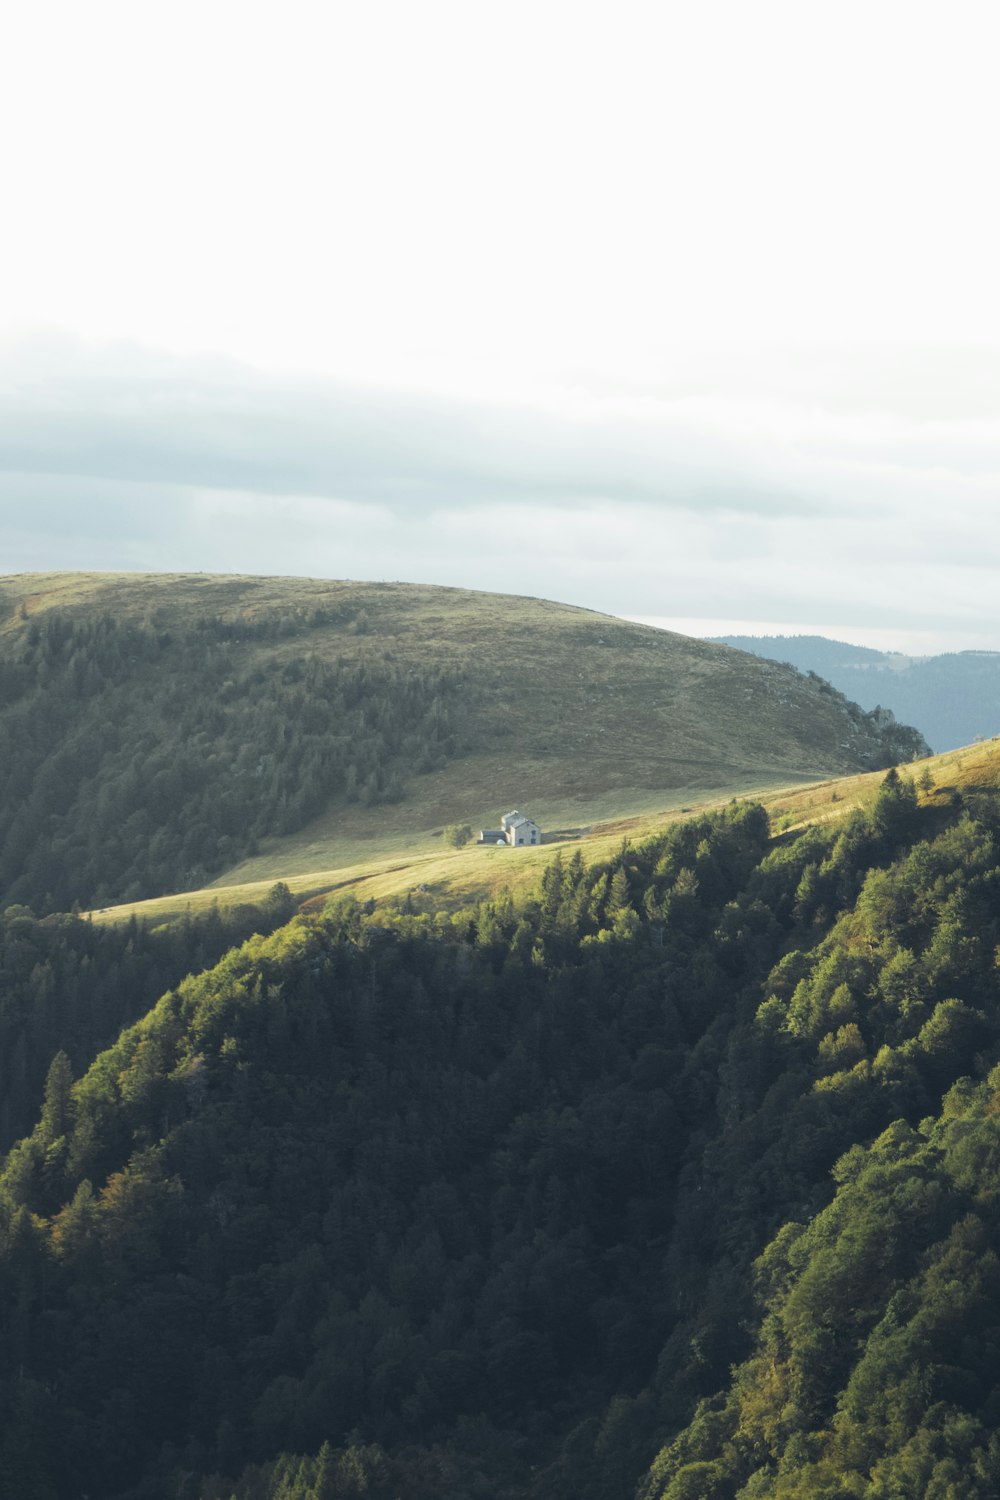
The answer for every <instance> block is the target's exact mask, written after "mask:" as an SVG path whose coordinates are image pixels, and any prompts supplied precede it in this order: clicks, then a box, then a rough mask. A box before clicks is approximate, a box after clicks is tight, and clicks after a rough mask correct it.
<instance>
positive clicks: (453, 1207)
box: [0, 776, 1000, 1500]
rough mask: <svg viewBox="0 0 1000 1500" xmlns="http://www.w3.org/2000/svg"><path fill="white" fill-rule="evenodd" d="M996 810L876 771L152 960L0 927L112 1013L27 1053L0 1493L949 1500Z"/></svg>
mask: <svg viewBox="0 0 1000 1500" xmlns="http://www.w3.org/2000/svg"><path fill="white" fill-rule="evenodd" d="M998 826H1000V819H998V817H997V813H996V808H995V806H994V803H993V801H992V800H991V799H990V798H989V797H986V796H983V797H980V798H978V799H977V800H976V802H975V806H974V807H973V808H972V809H971V810H969V809H968V808H965V809H963V807H962V806H961V805H960V804H959V800H958V799H957V798H956V799H952V802H951V803H950V804H949V805H947V806H945V805H933V806H932V805H929V804H923V805H921V804H920V803H919V802H918V799H917V797H916V795H915V793H914V791H913V788H912V786H911V785H910V784H909V783H908V782H907V781H906V780H905V778H900V777H897V776H890V777H888V778H887V779H886V783H885V785H884V787H883V789H882V792H881V794H880V796H879V798H878V799H877V802H876V803H875V805H874V807H873V809H872V811H871V813H870V814H868V815H862V814H856V815H854V816H853V817H850V818H848V819H846V820H844V821H842V822H840V823H839V824H835V825H832V826H830V827H827V828H825V829H813V830H807V831H805V832H803V833H801V834H800V835H798V836H786V837H785V838H784V839H783V840H782V841H779V842H772V841H771V839H770V836H769V830H768V826H767V818H766V816H765V814H764V812H763V810H762V809H761V808H759V807H757V806H754V805H743V804H733V805H732V806H730V807H729V808H728V809H726V810H725V811H724V812H722V813H720V814H719V815H717V816H714V817H711V818H701V819H697V818H696V819H692V820H690V821H688V822H686V823H683V824H680V825H677V826H676V827H674V828H673V829H671V830H670V831H669V832H667V833H666V834H664V835H662V836H660V837H658V838H657V839H655V840H653V841H650V842H649V843H647V844H644V845H642V846H638V847H630V846H629V845H628V844H623V846H622V847H621V849H620V850H619V852H618V853H617V855H616V856H615V857H614V858H613V859H612V860H611V861H609V862H608V863H607V864H605V865H603V866H594V867H587V866H585V865H584V864H583V862H582V861H581V859H580V858H579V856H578V855H575V856H573V857H571V858H563V859H561V860H557V861H556V862H555V863H554V864H552V865H551V866H550V867H549V868H548V869H547V871H546V873H545V875H544V878H543V879H542V881H541V883H540V885H539V887H538V889H537V890H536V891H534V892H533V893H532V894H531V895H530V896H528V897H525V898H524V899H518V900H516V901H515V900H514V899H512V898H511V897H510V896H508V895H505V894H501V895H500V896H499V897H497V898H496V899H494V900H492V901H489V902H486V903H483V904H481V905H479V906H477V907H474V908H469V909H468V910H464V911H461V912H458V913H443V912H436V911H435V910H434V909H433V908H432V907H431V906H430V905H429V904H427V903H425V906H426V909H424V910H420V911H413V910H409V911H403V910H398V909H394V908H392V907H388V906H386V907H382V908H378V909H375V910H373V911H368V910H365V909H362V908H360V907H359V906H358V905H357V904H356V903H353V902H339V903H335V904H332V905H331V906H330V907H328V909H327V910H326V912H325V913H324V914H323V915H321V916H319V917H314V918H307V917H301V916H300V917H297V918H295V919H294V920H293V921H292V922H291V923H289V924H287V925H285V926H282V927H279V928H278V929H277V930H276V931H274V932H273V933H272V934H271V935H270V936H255V937H251V938H250V939H249V941H247V942H245V943H244V944H243V945H242V946H239V947H235V948H233V949H232V950H231V951H229V952H227V953H226V954H225V956H223V957H221V959H220V960H219V961H217V962H213V961H214V960H215V958H216V954H215V953H214V952H213V951H212V947H213V943H215V942H216V941H217V940H218V939H220V938H221V937H222V936H223V935H222V934H220V933H218V932H216V934H215V936H213V935H212V934H211V933H207V934H203V933H200V932H199V929H198V924H189V926H188V928H187V930H186V932H184V934H183V937H182V936H181V933H180V930H178V933H177V934H176V935H175V936H174V938H173V939H172V941H173V942H174V943H176V944H179V945H180V944H183V943H187V944H189V945H190V946H191V951H192V953H194V951H195V949H196V948H197V945H198V944H201V945H202V947H201V951H200V952H199V954H198V957H197V961H196V962H193V963H192V964H190V965H185V964H184V963H183V961H182V960H181V955H180V953H179V951H178V953H177V954H176V955H175V956H171V955H170V954H169V953H168V952H166V951H164V952H162V953H160V954H158V955H157V956H156V957H155V961H154V960H153V959H150V961H149V963H148V964H147V963H146V959H145V957H144V956H143V955H145V953H146V948H145V947H144V945H145V944H152V948H151V949H150V952H152V951H153V950H155V947H156V944H155V941H154V939H153V938H152V936H151V935H146V934H142V933H141V931H133V932H132V933H131V934H130V935H128V936H126V934H125V933H122V934H120V935H119V937H118V939H112V938H111V937H110V936H109V937H108V939H107V946H106V947H102V946H101V941H99V940H98V939H97V936H96V934H95V933H94V932H93V929H88V928H87V926H86V924H84V923H79V922H75V923H74V922H71V921H67V922H65V923H63V924H61V925H57V926H54V927H53V926H48V927H47V926H45V924H38V923H35V922H33V920H32V919H31V918H30V917H28V916H26V915H25V914H18V913H14V914H13V915H11V916H9V917H8V922H7V929H10V931H9V933H8V938H7V941H8V944H11V943H14V944H16V943H21V944H27V949H25V950H17V951H18V952H19V953H20V960H19V961H20V968H17V967H16V964H15V966H14V967H13V968H12V969H11V972H13V973H16V974H20V975H21V979H20V980H19V981H18V982H19V983H20V984H21V985H22V987H23V992H24V994H25V995H26V996H27V995H28V994H29V993H30V994H34V993H36V991H34V990H33V989H32V988H31V987H32V985H35V984H37V985H38V989H37V994H38V995H39V996H41V995H42V994H43V993H44V992H45V983H44V982H43V980H42V978H41V977H40V975H39V976H36V978H35V979H32V975H33V974H34V973H35V970H36V969H39V970H40V969H42V968H44V964H45V963H48V964H49V965H50V966H51V967H52V972H53V975H54V980H53V984H54V986H55V988H56V989H57V990H58V989H60V988H61V986H62V984H63V974H64V971H65V972H71V971H72V970H73V969H74V966H75V968H76V969H79V968H80V967H81V966H82V960H83V958H84V957H86V958H87V959H88V960H89V965H90V971H91V973H92V974H93V975H100V974H101V973H102V972H106V973H108V974H114V975H115V978H114V983H113V985H111V986H110V988H111V989H113V991H114V992H115V994H116V996H117V997H118V1003H119V1004H120V1005H121V1006H122V1016H121V1019H122V1020H124V1021H126V1022H128V1021H131V1018H132V1017H133V1016H136V1017H138V1019H137V1020H136V1021H135V1023H134V1024H130V1025H127V1026H126V1029H125V1030H123V1031H122V1033H121V1035H120V1036H119V1037H118V1038H117V1040H115V1041H114V1043H113V1045H111V1046H110V1047H109V1048H108V1049H107V1050H104V1051H100V1050H99V1049H100V1048H101V1047H102V1046H104V1045H105V1044H106V1042H107V1040H108V1036H107V1034H106V1033H105V1034H102V1032H101V1029H100V1027H96V1028H95V1029H93V1030H92V1031H90V1032H87V1033H86V1035H81V1036H78V1037H77V1039H76V1041H75V1042H74V1041H73V1035H74V1034H73V1033H72V1028H71V1027H69V1019H68V1016H67V1015H66V1014H65V1013H64V1012H63V1011H61V1010H59V1008H58V1006H57V1007H56V1010H54V1011H50V1012H49V1016H50V1023H49V1024H48V1027H47V1029H46V1028H45V1027H41V1029H39V1030H37V1036H38V1040H37V1042H33V1043H32V1046H34V1047H35V1050H36V1051H37V1050H39V1049H40V1048H41V1047H42V1038H44V1039H45V1042H46V1044H47V1045H49V1046H50V1048H51V1050H50V1052H49V1055H48V1057H47V1059H46V1065H45V1074H44V1077H41V1078H39V1079H38V1081H37V1084H36V1089H37V1092H36V1093H35V1098H36V1099H37V1101H38V1104H37V1116H36V1119H37V1123H36V1124H35V1125H34V1128H33V1129H32V1130H31V1131H30V1132H29V1133H27V1134H26V1135H25V1136H24V1139H22V1140H21V1141H19V1142H18V1143H17V1144H15V1145H14V1146H13V1148H12V1149H11V1150H10V1152H9V1154H8V1156H7V1159H6V1166H5V1170H4V1174H3V1179H2V1183H0V1327H2V1331H3V1344H2V1349H3V1353H2V1356H0V1359H2V1363H0V1494H4V1493H10V1494H17V1495H19V1496H25V1497H29V1500H31V1497H36V1496H37V1497H39V1500H41V1497H45V1500H70V1497H78V1496H79V1495H81V1494H82V1493H90V1494H91V1495H95V1494H100V1495H102V1496H107V1497H114V1496H118V1497H125V1496H129V1497H134V1500H140V1497H149V1500H152V1497H154V1496H155V1497H163V1496H167V1497H170V1500H230V1497H231V1496H236V1497H237V1500H263V1497H269V1500H277V1497H284V1500H313V1497H315V1496H333V1497H338V1500H339V1497H346V1496H356V1495H363V1494H366V1495H369V1496H372V1497H375V1500H378V1497H385V1500H390V1497H396V1496H400V1497H410V1500H431V1497H435V1500H436V1497H452V1500H458V1497H460V1496H462V1497H464V1496H481V1497H483V1500H486V1497H496V1496H507V1497H509V1500H515V1497H518V1500H543V1497H544V1500H619V1497H620V1500H628V1497H631V1496H633V1495H634V1494H636V1493H638V1494H639V1495H640V1496H642V1497H643V1500H680V1497H682V1496H684V1497H694V1496H697V1497H718V1500H722V1497H727V1500H729V1497H732V1500H735V1497H737V1496H739V1497H741V1500H743V1497H746V1500H750V1497H754V1496H775V1497H782V1500H789V1497H792V1496H798V1495H802V1496H805V1495H809V1496H822V1495H826V1496H830V1497H833V1496H835V1495H836V1496H842V1495H857V1496H865V1497H870V1500H889V1497H895V1496H903V1495H906V1496H909V1495H924V1494H926V1495H929V1496H930V1495H934V1496H937V1495H940V1496H941V1497H945V1496H951V1495H955V1496H963V1497H965V1496H969V1497H973V1496H974V1497H979V1496H982V1497H986V1496H990V1495H994V1494H995V1493H996V1490H997V1486H998V1474H1000V1444H998V1440H997V1437H996V1423H997V1418H998V1414H1000V1387H998V1386H997V1384H996V1381H997V1378H998V1377H997V1374H996V1358H995V1350H996V1347H997V1343H998V1341H1000V1301H998V1293H1000V1265H998V1262H997V1258H996V1249H995V1247H996V1242H997V1231H998V1229H1000V1223H998V1222H997V1215H998V1214H1000V1175H998V1164H1000V1151H998V1138H997V1134H996V1120H997V1119H998V1118H1000V1114H998V1111H997V1109H996V1108H995V1101H996V1098H997V1097H998V1094H997V1090H998V1089H1000V1079H998V1075H997V1074H996V1073H995V1072H994V1071H993V1065H994V1062H995V1060H996V1057H997V1054H998V1043H1000V1007H998V1004H997V974H996V958H995V955H996V952H997V950H998V946H1000V902H998V900H997V895H998V886H1000V853H998V849H997V844H996V837H997V831H998ZM19 924H20V925H19ZM7 929H5V930H7ZM46 942H50V943H51V944H53V945H54V947H53V949H52V951H51V952H49V953H48V956H47V957H45V958H41V957H39V958H38V959H37V962H31V960H32V955H33V953H34V951H35V950H37V952H38V954H42V953H43V952H44V951H45V943H46ZM128 944H131V945H132V953H131V955H130V956H129V957H128V963H130V964H133V965H136V966H137V967H135V968H134V969H130V968H128V967H127V965H126V949H127V947H128ZM32 945H34V949H33V948H32ZM60 945H62V946H60ZM12 951H13V950H12ZM53 953H57V955H58V957H57V958H54V957H53V956H52V954H53ZM70 954H76V955H77V957H76V959H75V960H71V958H70V957H69V955H70ZM136 955H139V957H136ZM6 962H7V963H8V965H10V964H11V963H12V962H13V961H12V960H11V959H9V958H8V959H7V960H6ZM29 963H30V967H29ZM157 963H158V964H159V965H160V966H161V973H162V978H163V983H164V988H165V990H166V993H165V994H164V995H163V997H162V998H161V999H160V1000H159V1002H158V1003H157V1004H156V1005H155V1006H153V1008H152V1009H151V1010H149V1011H148V1014H146V1013H144V1012H145V1006H146V998H147V997H146V989H145V988H144V987H145V986H146V985H148V984H149V983H152V982H153V979H152V974H153V973H154V971H155V965H156V964H157ZM206 964H209V965H212V966H210V967H205V965H206ZM185 967H190V968H191V969H192V970H193V971H197V970H199V969H200V970H201V972H193V973H192V974H191V975H190V976H189V977H187V978H184V979H183V980H182V979H181V977H180V976H181V974H182V973H183V972H184V969H185ZM90 982H92V984H93V986H94V993H95V994H98V993H99V992H100V984H99V982H98V981H97V980H96V979H94V980H92V981H90ZM39 1003H40V1004H41V1002H39ZM22 1009H23V1014H22V1016H21V1021H20V1023H19V1022H18V1020H17V1012H16V1008H15V1010H14V1011H12V1012H11V1020H10V1025H11V1026H12V1028H14V1029H13V1030H12V1032H11V1035H12V1036H13V1037H14V1038H15V1041H14V1045H17V1042H16V1028H17V1025H18V1024H21V1025H22V1026H23V1027H24V1028H25V1033H24V1034H25V1035H28V1034H29V1033H31V1034H32V1035H35V1033H34V1032H32V1030H31V1028H32V1026H34V1025H35V1023H34V1021H29V1019H28V1012H30V1011H31V1010H32V1004H28V1003H26V1004H25V1006H24V1007H23V1008H22ZM70 1009H72V1007H70ZM42 1013H43V1014H44V1006H42ZM102 1024H104V1023H102ZM39 1026H40V1023H39ZM67 1027H69V1029H65V1028H67ZM36 1029H37V1028H36ZM27 1045H28V1043H27V1042H25V1046H26V1047H27ZM36 1071H37V1069H36ZM74 1080H75V1081H74Z"/></svg>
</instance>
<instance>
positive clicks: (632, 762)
mask: <svg viewBox="0 0 1000 1500" xmlns="http://www.w3.org/2000/svg"><path fill="white" fill-rule="evenodd" d="M53 608H57V609H60V610H63V611H67V612H70V613H72V614H77V613H82V614H86V613H98V614H99V613H104V612H110V613H112V614H114V615H116V616H119V617H128V618H134V619H138V620H147V621H150V622H155V623H156V624H157V625H158V626H160V627H162V626H164V625H168V626H169V625H171V624H181V623H187V624H190V623H191V622H192V621H193V620H194V619H196V618H197V617H198V616H199V615H204V616H215V617H221V618H224V619H227V620H233V621H235V620H241V619H245V620H250V621H252V620H254V619H258V618H260V617H263V616H267V615H281V614H297V615H298V616H299V617H300V619H301V618H306V619H308V618H309V617H310V616H311V614H312V612H313V611H315V610H323V611H326V612H328V613H330V612H332V613H334V614H335V615H336V616H337V622H335V623H325V624H319V625H317V626H315V628H309V629H308V630H306V631H305V633H301V634H299V635H297V636H296V637H295V638H293V639H290V640H287V641H284V640H279V641H271V642H267V643H255V644H252V645H248V646H247V647H246V648H244V649H245V650H247V651H257V652H259V653H260V655H261V657H262V658H269V659H277V660H281V659H282V658H287V657H289V656H292V655H295V654H302V653H317V654H319V655H321V656H328V657H331V658H338V657H339V658H349V659H359V660H371V661H374V662H378V661H381V660H383V659H384V658H385V657H386V656H387V655H388V656H391V657H392V658H393V659H394V660H395V661H397V662H401V663H404V664H405V663H413V664H415V665H416V664H424V665H426V664H428V663H432V664H437V665H441V666H444V667H446V668H455V669H459V670H462V671H464V672H465V673H466V680H467V683H468V689H467V694H466V699H465V701H464V704H463V723H462V737H463V740H464V746H465V748H464V752H463V753H462V754H461V755H460V756H459V757H458V758H456V759H454V760H452V761H450V762H449V763H448V764H447V765H446V766H445V767H443V768H442V769H439V770H437V771H434V772H432V773H431V774H429V775H424V776H414V777H413V778H412V779H411V780H410V782H409V784H408V786H407V791H406V797H405V799H404V800H403V801H402V802H400V803H397V804H395V805H391V806H374V807H360V806H358V805H356V804H351V805H347V804H345V805H339V806H331V807H330V808H329V810H328V812H327V813H326V814H324V816H323V817H321V818H320V819H318V820H316V821H315V822H313V823H312V824H311V825H310V826H309V827H308V828H306V829H303V830H301V831H300V832H299V833H297V834H294V835H292V836H290V837H286V838H283V839H281V840H272V841H268V843H267V844H266V845H265V846H262V848H261V853H260V855H259V857H257V858H255V859H253V860H248V861H245V862H244V863H243V864H242V865H241V866H239V867H237V868H236V869H234V870H232V871H230V872H227V873H226V874H225V875H223V876H222V877H221V878H220V880H219V881H218V882H217V884H232V883H234V882H236V881H246V880H253V879H267V878H277V877H278V876H287V875H290V874H297V873H298V874H301V873H304V872H307V871H310V870H317V869H321V868H327V867H330V866H332V865H337V866H344V865H349V864H351V863H352V862H353V861H355V860H358V859H362V858H363V859H368V858H370V857H371V856H373V855H378V854H384V855H386V856H388V855H390V854H391V853H393V852H394V851H398V850H400V849H413V848H418V847H423V848H426V849H427V850H428V851H431V850H434V849H439V848H440V841H439V835H440V829H441V826H442V824H445V823H449V822H468V823H470V824H471V825H473V826H474V827H477V826H480V825H488V824H492V823H493V822H494V820H495V819H496V818H497V817H498V815H499V814H500V813H501V812H503V811H505V810H506V809H507V808H509V807H514V806H520V807H522V808H523V809H525V810H526V811H528V812H529V813H530V814H531V815H532V816H533V817H535V818H536V819H538V820H539V821H540V822H541V823H542V825H543V827H544V828H546V829H553V828H558V827H563V826H580V825H586V824H591V823H593V822H595V821H596V820H598V819H602V818H605V819H606V818H609V817H612V816H629V815H635V814H638V813H642V812H650V811H652V810H654V809H662V808H671V807H674V808H679V807H680V806H681V804H683V803H692V802H694V801H696V800H697V801H702V800H704V799H706V798H708V797H711V796H712V795H713V794H718V795H721V794H728V795H733V794H737V793H741V792H746V791H749V790H751V789H754V790H756V789H760V788H765V787H775V786H779V785H787V784H789V783H793V782H797V781H808V780H811V779H822V778H827V777H830V776H836V775H844V774H849V773H851V772H859V771H863V770H867V769H870V768H872V767H874V766H878V765H884V764H888V763H889V762H890V761H891V760H893V759H897V758H900V757H899V756H898V755H893V754H891V753H889V751H888V750H887V745H886V741H885V737H884V734H881V733H880V731H879V729H878V726H876V725H874V724H873V723H872V722H871V721H870V720H866V719H865V718H864V717H863V716H862V715H860V713H858V712H857V711H853V712H852V711H849V708H848V705H847V704H846V703H845V701H844V700H842V699H841V698H839V696H837V695H835V694H833V693H832V692H831V691H830V690H829V689H828V688H826V687H825V685H821V684H819V683H818V682H816V681H813V680H810V679H808V678H805V677H801V676H799V675H798V674H797V673H796V672H795V671H794V670H793V669H791V668H788V667H784V666H781V665H778V664H776V663H773V662H768V661H764V660H761V659H759V658H756V657H753V656H750V655H747V654H745V653H743V652H739V651H734V650H732V649H730V648H728V647H724V646H717V645H712V644H709V643H707V642H704V641H699V640H694V639H691V638H689V637H686V636H681V635H676V634H673V633H670V632H666V631H660V630H655V629H652V628H649V627H646V626H642V625H635V624H629V623H627V622H625V621H622V620H619V619H616V618H613V617H611V616H607V615H601V614H597V613H594V612H592V611H590V610H586V609H580V608H576V607H573V606H570V605H565V604H558V603H553V602H551V601H548V600H542V599H530V598H520V597H515V596H512V595H503V594H488V593H478V592H473V591H471V590H464V589H452V588H440V587H432V586H425V585H413V584H403V583H353V582H342V581H327V580H317V579H302V578H257V577H236V576H233V577H229V576H213V575H202V574H197V575H166V574H163V575H161V574H24V575H17V576H10V577H5V578H0V613H2V615H3V623H2V625H0V643H2V634H3V632H6V631H14V630H17V629H20V628H23V626H24V622H25V619H28V620H30V619H31V618H33V617H35V616H37V615H39V614H40V613H42V612H45V611H47V610H50V609H53ZM197 690H198V685H197V683H196V682H192V692H197Z"/></svg>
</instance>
